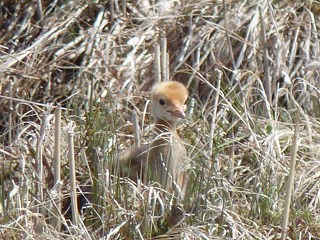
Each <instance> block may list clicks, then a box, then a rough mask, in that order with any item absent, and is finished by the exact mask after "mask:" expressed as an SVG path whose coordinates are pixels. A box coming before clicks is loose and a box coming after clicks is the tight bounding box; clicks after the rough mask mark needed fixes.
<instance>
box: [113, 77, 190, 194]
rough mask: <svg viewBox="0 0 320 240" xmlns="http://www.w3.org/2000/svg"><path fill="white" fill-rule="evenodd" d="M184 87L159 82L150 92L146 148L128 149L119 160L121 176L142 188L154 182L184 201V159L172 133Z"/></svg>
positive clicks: (181, 113) (181, 112)
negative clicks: (150, 125)
mask: <svg viewBox="0 0 320 240" xmlns="http://www.w3.org/2000/svg"><path fill="white" fill-rule="evenodd" d="M187 98H188V91H187V89H186V87H185V86H184V85H183V84H181V83H179V82H175V81H172V82H161V83H158V84H156V85H155V86H154V87H153V89H152V92H151V109H152V115H153V116H154V128H153V130H152V136H151V139H150V142H149V144H145V145H143V146H141V147H132V148H131V149H130V150H129V151H127V152H126V153H125V154H124V155H122V156H120V159H119V161H120V169H121V171H122V172H124V173H123V175H124V176H129V177H130V178H131V179H133V180H134V181H137V179H141V180H142V181H143V182H144V183H145V184H146V183H148V182H150V181H155V182H158V183H159V184H161V185H162V186H163V187H164V188H165V189H166V190H167V191H169V192H174V193H175V194H176V196H178V197H179V198H182V199H183V198H184V195H185V188H186V180H187V177H186V174H185V171H186V165H187V157H186V152H185V149H184V147H183V144H182V140H181V138H180V137H179V135H178V133H177V131H176V125H177V122H178V121H179V120H180V119H181V118H184V117H185V113H184V106H185V105H184V104H185V101H186V100H187Z"/></svg>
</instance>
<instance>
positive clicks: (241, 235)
mask: <svg viewBox="0 0 320 240" xmlns="http://www.w3.org/2000/svg"><path fill="white" fill-rule="evenodd" d="M319 22H320V21H319V3H318V2H317V1H233V2H232V1H214V2H213V1H139V2H138V3H136V2H135V1H107V2H103V1H90V2H88V1H82V0H77V1H37V2H35V1H33V2H32V1H18V2H16V1H10V0H5V1H3V2H2V3H1V11H0V28H1V32H0V78H1V85H0V90H1V95H0V107H1V109H2V111H0V114H1V115H0V123H1V124H0V134H1V135H0V144H1V147H0V158H1V168H0V169H1V179H0V181H1V190H0V213H1V219H0V226H1V229H0V234H1V237H2V238H4V239H21V238H26V239H57V238H58V239H62V238H67V239H144V238H147V239H148V238H153V239H164V238H167V239H180V238H181V239H280V238H281V235H282V238H283V239H284V238H287V239H318V238H320V235H319V232H320V223H319V217H318V216H319V189H320V188H319V187H320V186H319V172H320V171H319V170H320V162H319V142H320V139H319V134H318V131H319V126H320V123H319V114H320V104H319V87H320V86H319V69H320V63H319V55H320V50H319V47H320V46H319V27H320V26H319ZM161 39H162V40H161ZM165 39H166V40H165ZM165 41H166V42H167V43H166V44H165ZM156 43H157V44H159V45H162V49H163V47H165V48H166V49H167V52H168V55H164V54H162V58H161V61H165V60H167V59H168V60H169V61H168V64H169V66H168V72H169V73H170V77H171V78H172V79H175V80H178V81H181V82H183V83H185V84H186V85H187V86H188V88H189V90H190V100H189V103H188V109H187V111H188V118H187V119H186V120H184V121H183V122H182V123H181V125H180V127H179V132H180V135H181V136H182V137H183V139H184V142H185V146H186V149H187V152H188V156H189V159H190V174H191V177H190V181H189V186H188V194H187V198H186V200H185V201H184V203H183V207H182V210H183V211H184V212H185V218H184V220H183V221H182V223H181V224H179V225H178V226H175V227H173V228H168V216H169V215H170V206H171V204H172V199H170V195H169V194H162V193H163V191H164V190H163V189H161V188H159V187H158V186H156V185H149V186H143V185H141V184H135V183H133V182H131V181H129V180H128V179H122V178H119V177H118V176H117V175H116V174H114V172H115V171H116V169H113V166H114V162H115V161H116V154H117V153H119V152H120V151H122V150H124V149H125V148H126V147H128V146H129V145H130V144H132V143H133V142H134V139H135V136H134V130H133V129H134V128H137V127H134V125H136V124H133V123H132V122H135V121H132V117H133V116H135V115H136V118H137V119H138V121H137V122H138V123H139V128H140V129H141V141H142V142H143V141H145V137H146V135H147V132H148V129H149V127H148V125H149V122H150V120H151V117H150V114H149V111H148V100H147V99H148V92H149V90H150V87H151V85H152V84H153V83H154V82H155V81H157V79H158V78H159V76H160V75H161V74H159V71H157V70H155V69H159V64H158V63H156V62H155V61H154V59H155V57H154V56H155V54H157V52H158V50H157V48H155V47H154V46H155V44H156ZM156 59H157V58H156ZM155 66H156V67H157V68H155ZM160 77H161V76H160ZM59 106H61V116H59V114H58V113H57V112H56V115H54V113H55V111H56V109H57V107H59ZM297 116H298V117H299V121H296V119H297ZM58 120H59V121H61V133H60V134H57V131H58V129H59V125H60V124H58V123H59V122H57V121H58ZM297 124H299V126H296V125H297ZM295 129H299V134H296V135H295V134H294V131H295ZM295 136H296V137H295ZM59 142H60V149H59V147H58V146H57V144H59ZM72 151H73V154H72ZM58 156H59V157H60V160H61V163H60V164H57V162H56V160H54V159H59V157H58ZM293 158H294V160H296V164H294V162H292V161H293ZM70 159H71V163H74V166H73V165H72V164H69V161H70ZM73 159H74V160H73ZM290 163H291V168H292V171H293V173H295V174H294V175H292V176H291V178H292V179H293V182H292V184H291V185H290V181H288V179H290V177H289V168H290ZM59 165H61V180H62V181H61V182H60V181H59V178H57V175H59V173H58V172H59V171H58V170H57V169H56V168H59ZM54 166H56V167H55V168H54ZM71 170H72V171H71ZM73 170H74V174H71V175H70V172H71V173H72V172H73ZM74 176H75V177H76V180H75V181H71V179H72V178H73V177H74ZM80 186H81V187H80ZM74 188H76V189H75V191H71V189H74ZM291 188H292V189H293V191H292V192H291V191H290V189H291ZM288 189H289V191H288ZM60 191H61V192H62V194H60ZM74 194H77V197H76V196H74ZM286 194H289V195H288V196H289V197H287V198H286ZM290 194H292V195H291V197H290ZM72 196H73V197H72ZM70 198H73V199H74V200H73V202H75V201H77V205H78V206H79V207H81V209H79V216H76V215H72V213H76V212H77V211H75V210H73V211H72V212H71V211H70V209H67V208H66V207H67V204H65V202H68V201H70ZM59 199H62V207H61V208H62V209H61V210H60V201H59ZM289 200H290V201H289ZM87 202H90V204H84V203H87ZM288 204H289V205H288ZM71 207H73V208H76V205H75V204H72V206H71ZM285 209H287V211H285ZM285 213H289V215H288V216H286V215H285ZM287 217H288V218H287ZM286 219H288V220H286Z"/></svg>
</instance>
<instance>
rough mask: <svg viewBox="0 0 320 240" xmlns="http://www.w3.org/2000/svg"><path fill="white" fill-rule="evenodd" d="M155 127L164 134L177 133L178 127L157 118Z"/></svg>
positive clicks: (174, 123)
mask: <svg viewBox="0 0 320 240" xmlns="http://www.w3.org/2000/svg"><path fill="white" fill-rule="evenodd" d="M155 125H156V128H157V129H159V130H161V131H162V132H168V131H172V132H176V125H177V123H176V122H169V121H167V120H164V119H162V118H157V119H156V120H155Z"/></svg>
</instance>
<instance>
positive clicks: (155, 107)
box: [151, 81, 188, 127]
mask: <svg viewBox="0 0 320 240" xmlns="http://www.w3.org/2000/svg"><path fill="white" fill-rule="evenodd" d="M187 98H188V90H187V88H186V87H185V86H184V85H183V84H182V83H179V82H175V81H171V82H161V83H158V84H156V85H155V86H154V87H153V89H152V92H151V107H152V114H153V115H154V117H155V119H156V122H157V121H159V120H164V121H166V122H168V123H170V124H171V125H172V127H174V126H175V124H176V123H177V122H178V121H179V119H181V118H184V117H185V113H184V111H185V102H186V100H187Z"/></svg>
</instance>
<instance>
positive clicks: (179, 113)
mask: <svg viewBox="0 0 320 240" xmlns="http://www.w3.org/2000/svg"><path fill="white" fill-rule="evenodd" d="M169 112H170V113H171V116H173V117H177V118H185V116H186V115H185V114H184V106H181V107H176V106H174V107H173V108H172V109H171V110H170V111H169Z"/></svg>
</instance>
